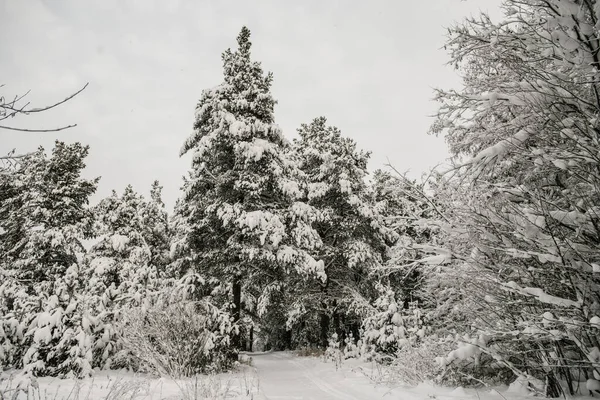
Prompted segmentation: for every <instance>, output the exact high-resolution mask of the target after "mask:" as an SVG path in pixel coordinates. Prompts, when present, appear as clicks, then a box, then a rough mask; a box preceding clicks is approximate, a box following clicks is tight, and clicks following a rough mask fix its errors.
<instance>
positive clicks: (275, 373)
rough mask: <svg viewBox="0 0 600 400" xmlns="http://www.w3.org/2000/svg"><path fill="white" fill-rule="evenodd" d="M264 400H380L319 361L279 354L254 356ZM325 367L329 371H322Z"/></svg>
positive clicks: (372, 393)
mask: <svg viewBox="0 0 600 400" xmlns="http://www.w3.org/2000/svg"><path fill="white" fill-rule="evenodd" d="M251 357H252V365H253V366H254V367H255V368H256V370H257V372H258V377H259V385H260V393H261V395H260V396H262V397H259V399H261V398H262V399H264V400H342V399H343V400H367V399H374V398H377V397H376V395H375V393H374V391H373V392H371V393H365V391H364V390H362V391H359V390H357V389H356V388H354V387H353V386H352V385H350V384H349V383H350V382H349V377H348V376H345V374H344V372H342V371H336V370H335V367H334V366H333V364H323V363H322V362H321V361H320V360H319V359H316V358H298V357H295V356H294V355H292V354H290V353H285V352H276V353H267V354H259V355H251ZM323 366H325V367H326V368H323Z"/></svg>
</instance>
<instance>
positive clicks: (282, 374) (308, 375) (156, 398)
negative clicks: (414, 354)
mask: <svg viewBox="0 0 600 400" xmlns="http://www.w3.org/2000/svg"><path fill="white" fill-rule="evenodd" d="M243 358H244V359H246V360H248V359H249V358H251V366H247V365H242V366H241V367H240V368H239V369H238V370H237V371H236V372H233V373H228V374H220V375H215V376H201V377H198V378H192V379H187V380H172V379H166V378H160V379H157V378H151V377H148V376H142V375H136V374H132V373H129V372H126V371H98V372H96V374H95V375H94V376H93V377H92V378H88V379H84V380H80V381H76V380H68V379H54V378H40V379H38V387H37V388H31V387H30V393H29V396H28V395H27V394H26V393H21V395H20V396H19V397H17V398H18V399H40V400H101V399H102V400H117V399H128V400H134V399H135V400H176V399H177V400H179V399H181V400H196V399H228V400H374V399H398V400H431V399H436V400H463V399H464V400H471V399H472V400H504V399H506V400H525V399H528V400H531V399H532V396H531V395H529V394H527V393H526V392H525V391H523V390H519V389H518V388H516V387H512V388H504V389H500V390H499V391H496V390H494V389H481V390H474V389H463V388H454V389H453V388H442V387H436V386H434V385H432V384H421V385H419V386H416V387H408V386H402V385H399V384H394V385H390V384H388V385H383V384H378V383H375V382H376V381H377V378H378V374H379V372H378V368H376V367H375V366H373V365H370V364H368V363H364V362H360V361H357V360H347V361H345V362H344V363H342V364H341V365H338V366H336V365H335V364H334V363H333V362H324V361H323V359H322V358H315V357H296V356H295V355H293V354H292V353H289V352H271V353H253V354H248V355H244V356H243ZM13 375H14V374H13ZM17 384H18V378H13V379H12V380H11V379H9V374H7V373H4V374H3V380H2V382H1V383H0V393H2V394H4V395H5V396H4V397H2V395H0V399H1V398H11V399H12V398H13V397H12V395H13V394H14V392H11V391H8V392H7V391H6V390H7V389H9V388H12V389H14V388H15V387H16V386H17ZM9 390H10V389H9ZM3 391H4V392H3ZM581 399H583V398H581ZM590 399H591V398H590Z"/></svg>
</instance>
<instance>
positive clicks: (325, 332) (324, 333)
mask: <svg viewBox="0 0 600 400" xmlns="http://www.w3.org/2000/svg"><path fill="white" fill-rule="evenodd" d="M328 345H329V315H327V312H325V311H321V347H322V348H323V349H327V346H328Z"/></svg>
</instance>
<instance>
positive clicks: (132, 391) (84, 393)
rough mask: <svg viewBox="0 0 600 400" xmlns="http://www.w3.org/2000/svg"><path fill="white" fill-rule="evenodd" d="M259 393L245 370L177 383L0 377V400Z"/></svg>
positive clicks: (114, 377) (156, 399) (143, 399)
mask: <svg viewBox="0 0 600 400" xmlns="http://www.w3.org/2000/svg"><path fill="white" fill-rule="evenodd" d="M258 391H259V379H258V376H257V374H256V372H255V370H254V369H252V368H248V367H244V368H240V369H239V370H237V371H236V372H233V373H226V374H217V375H196V376H194V377H191V378H185V379H177V380H175V379H170V378H154V377H151V376H148V375H139V374H132V373H129V372H126V371H96V372H95V375H94V377H92V378H85V379H80V380H77V379H58V378H49V377H45V378H37V379H36V378H28V379H24V378H23V375H22V374H20V373H15V374H12V375H7V374H5V375H2V376H0V400H30V399H32V400H201V399H211V400H225V399H227V400H251V399H253V398H255V397H256V395H257V393H258Z"/></svg>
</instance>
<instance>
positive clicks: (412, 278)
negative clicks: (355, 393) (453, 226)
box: [363, 170, 450, 363]
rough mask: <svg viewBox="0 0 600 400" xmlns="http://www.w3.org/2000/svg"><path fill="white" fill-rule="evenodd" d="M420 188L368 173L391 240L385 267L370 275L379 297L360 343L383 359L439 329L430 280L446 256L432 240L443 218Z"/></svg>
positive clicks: (380, 173)
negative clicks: (391, 233) (375, 284)
mask: <svg viewBox="0 0 600 400" xmlns="http://www.w3.org/2000/svg"><path fill="white" fill-rule="evenodd" d="M424 185H425V184H417V183H416V182H414V181H411V180H409V179H408V178H406V177H405V176H403V175H399V174H397V173H395V174H392V173H389V172H384V171H381V170H377V171H375V173H374V174H373V180H372V191H373V195H374V197H375V210H376V212H377V213H378V214H379V215H381V216H382V218H383V220H384V223H385V225H386V226H387V227H388V228H389V229H390V230H392V231H393V232H394V233H395V234H396V237H395V241H394V242H393V245H392V246H391V248H390V251H389V253H388V257H387V260H386V262H385V263H384V264H382V265H380V266H379V267H378V268H377V269H376V270H375V274H376V276H377V280H378V285H377V291H378V293H379V297H378V299H377V300H376V302H375V303H374V309H373V310H372V312H371V313H369V316H368V317H367V318H366V319H365V321H364V324H363V325H364V337H363V343H364V344H365V345H366V346H367V348H368V347H370V349H371V351H374V352H375V353H376V355H378V356H383V358H385V359H388V360H390V359H391V360H394V359H395V358H396V357H398V351H399V350H400V349H402V348H406V347H418V346H420V342H421V339H422V338H423V337H424V336H425V334H426V333H430V332H426V331H431V330H436V331H437V330H438V329H440V328H445V326H439V324H438V323H437V322H438V321H437V320H438V318H437V317H438V316H437V313H438V309H439V307H441V304H440V291H439V288H437V287H435V283H436V279H435V277H436V275H437V270H438V269H439V268H440V267H441V266H443V265H445V264H447V263H448V262H449V259H450V257H449V254H448V253H447V252H446V251H445V249H443V248H442V247H441V246H440V243H438V240H437V232H438V231H439V227H440V219H442V218H443V214H442V212H441V210H440V208H439V204H437V202H436V201H435V199H434V198H433V197H432V196H430V195H429V194H426V193H425V190H424ZM426 321H427V324H424V323H425V322H426ZM442 325H443V324H442ZM365 350H366V348H365ZM398 362H400V363H402V362H404V360H398Z"/></svg>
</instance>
